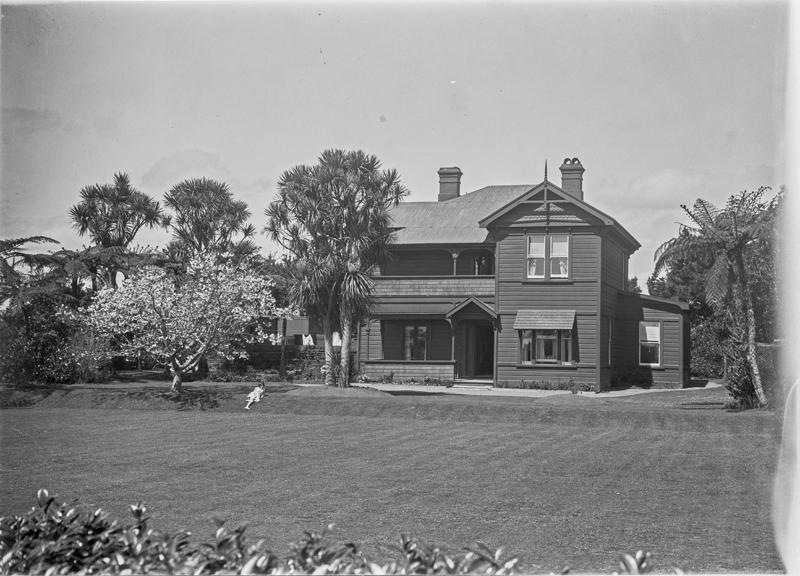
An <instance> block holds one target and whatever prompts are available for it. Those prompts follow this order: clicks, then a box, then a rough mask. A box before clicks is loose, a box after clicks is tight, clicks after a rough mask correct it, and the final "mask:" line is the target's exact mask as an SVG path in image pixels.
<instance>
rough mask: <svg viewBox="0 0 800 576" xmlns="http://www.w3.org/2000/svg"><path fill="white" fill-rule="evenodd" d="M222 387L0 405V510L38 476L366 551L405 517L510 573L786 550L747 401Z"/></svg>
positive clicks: (182, 518)
mask: <svg viewBox="0 0 800 576" xmlns="http://www.w3.org/2000/svg"><path fill="white" fill-rule="evenodd" d="M559 398H563V397H559ZM684 398H688V397H684ZM229 400H230V411H225V410H224V409H225V407H226V406H228V404H225V403H223V404H221V405H220V404H218V405H217V407H218V408H220V409H218V410H211V411H201V410H188V411H177V410H175V409H155V410H154V409H135V410H125V409H114V410H110V409H103V410H93V409H79V408H75V409H65V408H40V407H37V408H28V409H15V410H3V411H2V412H0V418H1V419H2V436H0V463H2V464H0V513H2V514H8V513H14V512H21V511H23V510H26V509H27V508H29V507H30V506H31V505H32V503H33V495H34V494H35V491H36V489H38V488H40V487H46V488H48V489H49V490H50V491H51V493H57V494H58V495H59V496H60V497H62V498H64V499H72V498H80V500H81V501H82V502H84V503H86V504H87V505H90V506H99V507H103V508H106V509H109V510H110V511H113V512H115V513H117V514H119V515H120V516H124V515H125V514H126V505H127V504H128V503H132V502H134V501H137V500H142V501H144V502H145V504H146V505H147V506H148V508H149V510H150V511H151V513H152V517H153V521H154V526H156V527H158V528H161V529H167V530H177V529H190V530H192V531H193V532H194V533H195V535H196V536H197V537H199V538H208V537H210V534H211V533H212V531H213V528H214V527H213V524H212V518H213V517H215V516H217V517H220V518H223V519H226V520H228V522H229V523H231V524H234V525H237V524H240V523H248V524H249V526H250V528H249V529H248V533H249V534H250V536H251V537H254V538H255V537H258V536H265V537H267V538H268V542H269V543H270V544H271V545H272V546H273V547H274V549H276V550H282V549H284V548H285V546H286V544H287V543H288V542H289V541H291V540H293V539H294V538H296V537H297V535H299V534H300V532H301V531H303V530H306V529H320V528H322V527H323V526H325V525H326V524H328V523H331V522H332V523H335V524H336V525H337V529H336V532H335V533H334V538H335V539H337V540H339V541H345V540H346V541H354V542H357V543H360V544H362V545H363V547H364V548H365V549H366V550H367V551H368V552H372V553H374V552H377V551H379V550H381V549H382V548H383V547H384V546H385V545H387V544H391V543H393V542H395V541H396V538H397V535H398V534H399V533H401V532H405V533H407V534H412V535H414V536H417V537H419V538H420V539H423V540H426V541H432V542H436V543H438V544H441V545H444V546H445V547H449V548H459V547H461V546H463V545H468V544H470V543H472V542H474V541H476V540H483V541H486V542H487V543H488V544H490V545H492V546H501V545H503V546H505V547H506V549H507V552H508V553H509V554H512V555H517V556H519V557H520V558H521V559H522V565H521V567H522V569H523V570H525V571H551V570H559V569H561V568H562V567H564V566H567V565H569V566H570V567H571V568H572V569H573V570H578V571H611V570H613V569H615V568H616V557H617V555H618V554H619V553H621V552H626V551H627V552H632V551H635V550H636V549H638V548H644V549H647V550H650V551H652V552H653V553H654V555H655V558H654V560H655V561H656V563H657V565H658V566H660V567H662V568H664V569H666V568H667V567H670V566H676V567H680V568H682V569H684V570H690V571H715V572H720V571H744V572H754V571H778V570H781V568H782V567H781V564H780V561H779V559H778V557H777V555H776V553H775V550H774V546H773V543H772V536H771V524H770V519H769V493H770V489H771V479H770V478H771V473H772V470H773V469H774V460H775V452H776V448H775V440H774V438H773V436H772V434H771V431H770V430H764V429H763V428H764V426H763V422H764V421H765V419H764V418H761V419H760V420H759V419H758V418H755V419H753V418H751V420H752V421H753V422H754V421H757V420H758V421H760V422H762V426H761V428H762V430H761V431H760V432H761V433H758V432H759V430H758V426H756V425H754V424H753V423H752V422H748V421H747V418H748V417H750V416H751V415H748V414H739V415H736V414H726V413H724V412H722V411H703V412H702V413H703V414H706V415H707V417H706V418H704V419H702V420H696V419H695V418H696V417H697V416H698V414H697V413H696V411H694V412H693V411H682V412H677V411H673V412H670V411H669V409H667V408H663V407H662V408H661V409H655V408H653V409H651V410H650V412H652V413H656V414H661V415H662V416H659V417H656V418H655V419H653V417H650V416H647V411H645V410H644V409H643V408H641V406H639V407H638V410H637V405H636V404H635V402H633V401H629V402H627V403H625V402H619V403H616V404H615V403H614V402H605V401H601V400H598V401H594V400H591V399H580V398H576V399H573V400H566V399H559V400H553V401H551V402H549V404H548V402H541V401H539V402H531V401H528V402H526V401H525V400H520V399H496V398H467V399H465V398H446V399H445V398H442V397H416V398H407V397H404V398H394V397H383V396H382V395H377V396H376V397H375V398H367V397H359V398H336V397H328V398H314V397H303V396H302V395H301V396H295V397H292V396H290V395H287V394H281V395H279V394H276V395H274V396H271V397H270V398H268V399H267V400H265V401H264V402H262V403H261V404H259V405H257V406H256V409H255V410H253V411H251V412H244V411H241V410H240V409H239V410H238V411H236V412H234V411H233V406H234V405H236V406H239V405H240V404H241V402H240V399H239V398H238V397H237V398H233V399H229ZM234 400H235V404H234ZM226 402H227V401H226ZM566 402H572V403H573V404H571V406H572V408H569V407H565V406H564V405H563V404H564V403H566ZM342 403H344V404H342ZM326 406H327V408H328V409H329V411H330V412H332V414H325V413H324V411H325V407H326ZM448 406H449V407H450V410H451V414H450V416H451V417H450V419H449V420H448V418H447V417H446V416H447V407H448ZM133 407H134V408H135V407H136V406H133ZM481 407H482V411H481V410H480V408H481ZM139 408H141V407H139ZM637 413H638V416H634V417H630V416H629V415H630V414H637ZM357 414H361V415H357ZM365 414H366V415H370V414H371V415H374V416H379V417H364V415H365ZM486 414H489V415H490V416H491V418H486V417H484V416H485V415H486ZM503 414H511V418H508V419H504V418H503V417H502V415H503ZM547 414H550V415H551V416H550V417H542V416H543V415H547ZM476 415H478V416H480V417H478V416H476ZM739 416H744V417H745V419H743V420H740V422H743V423H744V424H743V425H742V426H740V427H737V425H735V424H732V423H731V422H734V421H733V420H728V419H727V418H728V417H731V418H736V417H739ZM584 420H585V421H587V422H589V424H590V425H582V422H583V421H584ZM670 422H672V423H674V422H677V423H678V424H669V423H670ZM698 422H703V423H704V424H702V425H699V424H698ZM708 422H711V423H712V424H711V425H709V424H708ZM714 423H716V425H718V426H717V429H718V430H722V431H721V432H715V431H709V430H708V428H709V427H710V428H714V426H715V425H714ZM696 430H700V432H698V431H696Z"/></svg>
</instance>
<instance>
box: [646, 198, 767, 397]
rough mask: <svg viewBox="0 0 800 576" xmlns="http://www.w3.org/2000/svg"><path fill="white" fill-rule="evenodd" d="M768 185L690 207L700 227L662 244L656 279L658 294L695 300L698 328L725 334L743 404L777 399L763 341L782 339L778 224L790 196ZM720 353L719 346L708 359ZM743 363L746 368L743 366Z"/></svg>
mask: <svg viewBox="0 0 800 576" xmlns="http://www.w3.org/2000/svg"><path fill="white" fill-rule="evenodd" d="M768 190H769V189H768V188H765V187H762V188H760V189H758V190H756V191H743V192H741V193H739V194H735V195H733V196H731V197H730V198H729V199H728V201H727V202H726V204H725V206H724V207H723V208H717V207H716V206H714V205H713V204H712V203H710V202H708V201H707V200H703V199H698V200H696V201H695V203H694V205H693V206H692V208H691V209H690V208H688V207H686V206H683V205H682V206H681V207H682V208H683V210H684V211H685V212H686V214H687V215H688V216H689V218H690V220H691V221H692V225H691V226H682V227H681V229H680V232H679V234H678V236H677V237H675V238H672V239H670V240H668V241H667V242H665V243H664V244H663V245H661V247H659V249H658V250H657V251H656V254H655V259H656V264H655V270H654V272H653V275H652V276H651V278H650V279H649V280H648V287H649V289H650V293H651V294H654V295H661V296H668V297H669V296H678V297H680V298H682V299H685V300H687V301H689V303H690V307H691V311H692V327H693V329H697V328H698V327H699V326H701V325H704V331H703V332H701V334H702V335H704V336H708V335H709V334H710V333H715V334H717V335H718V336H721V337H724V338H725V341H724V342H723V345H722V350H721V352H723V353H724V355H725V356H726V357H727V358H728V362H727V363H728V365H729V367H734V368H733V369H732V371H730V372H729V374H727V375H726V376H727V377H728V385H729V390H730V391H731V393H732V394H734V396H735V397H736V398H737V399H740V400H741V401H742V402H743V403H746V404H754V405H761V406H763V405H766V404H767V403H768V401H769V398H768V394H767V392H766V391H765V390H764V387H763V385H762V382H761V376H760V372H759V368H758V362H757V359H756V340H757V339H758V338H759V337H761V338H764V337H770V336H772V337H774V324H775V322H774V315H775V310H776V309H777V290H776V288H775V284H776V281H775V279H776V273H775V247H776V244H777V238H776V228H777V226H776V223H777V218H778V215H779V212H780V206H781V201H782V197H783V192H782V191H781V192H780V193H779V194H777V195H776V196H774V197H773V198H771V199H769V200H765V199H764V196H765V194H766V192H767V191H768ZM664 271H666V272H667V274H666V277H662V275H661V274H662V272H664ZM701 318H702V320H701ZM719 353H720V350H718V349H711V350H709V354H707V355H704V356H703V357H704V359H709V358H714V357H718V356H719ZM695 355H697V354H696V353H695ZM740 361H743V362H745V363H746V364H747V369H746V370H742V369H739V368H736V367H737V366H739V364H740ZM742 378H744V379H747V380H750V382H743V381H741V379H742ZM748 391H750V392H748ZM747 394H752V397H750V396H747Z"/></svg>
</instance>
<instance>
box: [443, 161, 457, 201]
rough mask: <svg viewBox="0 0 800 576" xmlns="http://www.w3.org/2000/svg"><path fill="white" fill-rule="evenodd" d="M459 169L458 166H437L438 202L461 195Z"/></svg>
mask: <svg viewBox="0 0 800 576" xmlns="http://www.w3.org/2000/svg"><path fill="white" fill-rule="evenodd" d="M462 174H463V172H461V169H460V168H459V167H458V166H451V167H449V168H448V167H445V168H439V198H438V201H439V202H446V201H447V200H452V199H453V198H458V197H459V196H461V175H462Z"/></svg>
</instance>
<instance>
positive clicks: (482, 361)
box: [464, 322, 494, 379]
mask: <svg viewBox="0 0 800 576" xmlns="http://www.w3.org/2000/svg"><path fill="white" fill-rule="evenodd" d="M466 327H467V346H466V352H467V357H466V363H465V364H466V365H465V368H466V370H465V371H464V372H465V373H464V377H466V378H486V379H491V378H492V377H493V375H494V329H493V328H492V325H491V324H490V323H488V322H468V323H467V326H466Z"/></svg>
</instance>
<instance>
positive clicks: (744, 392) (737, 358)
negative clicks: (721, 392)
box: [725, 354, 759, 410]
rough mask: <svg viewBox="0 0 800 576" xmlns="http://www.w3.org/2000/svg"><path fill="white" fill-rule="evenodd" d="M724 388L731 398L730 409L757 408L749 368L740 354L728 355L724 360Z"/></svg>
mask: <svg viewBox="0 0 800 576" xmlns="http://www.w3.org/2000/svg"><path fill="white" fill-rule="evenodd" d="M725 388H727V390H728V392H729V393H730V395H731V397H732V398H733V400H732V401H731V403H730V404H729V407H730V408H737V409H742V410H744V409H750V408H756V407H758V405H759V402H758V397H757V396H756V390H755V386H754V385H753V376H752V374H751V372H750V366H749V365H748V364H747V362H746V361H745V359H744V358H743V357H742V355H740V354H736V355H729V356H728V357H727V359H726V370H725Z"/></svg>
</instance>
